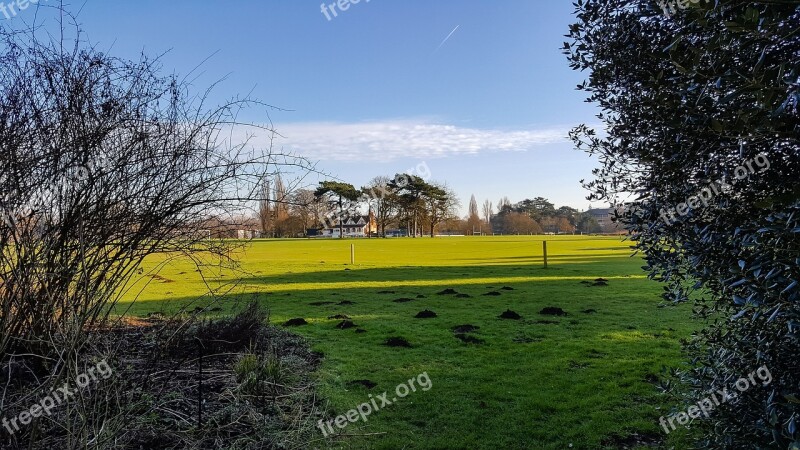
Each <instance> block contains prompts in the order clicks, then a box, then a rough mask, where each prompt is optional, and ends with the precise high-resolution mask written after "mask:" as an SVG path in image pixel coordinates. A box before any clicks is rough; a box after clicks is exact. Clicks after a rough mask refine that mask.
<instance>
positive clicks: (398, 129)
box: [251, 120, 568, 161]
mask: <svg viewBox="0 0 800 450" xmlns="http://www.w3.org/2000/svg"><path fill="white" fill-rule="evenodd" d="M276 129H277V131H278V133H280V134H281V135H282V136H283V137H282V138H278V139H277V140H276V141H275V146H276V147H277V148H281V147H282V148H283V149H284V150H288V151H291V152H293V153H295V154H298V155H302V156H304V157H307V158H310V159H316V160H322V161H326V160H328V161H331V160H333V161H392V160H396V159H399V158H417V159H419V158H444V157H448V156H457V155H463V154H477V153H483V152H502V151H527V150H533V149H534V148H536V147H540V146H543V145H547V144H554V143H562V142H567V138H566V136H567V132H568V128H566V127H565V128H550V129H534V130H515V131H507V130H486V129H477V128H464V127H458V126H454V125H446V124H441V123H433V122H427V121H422V120H417V121H414V120H396V121H376V122H364V123H335V122H308V123H289V124H278V125H277V126H276ZM262 140H263V139H262V138H261V137H259V136H257V137H256V138H255V140H254V141H251V143H252V144H254V145H263V144H265V143H266V142H262Z"/></svg>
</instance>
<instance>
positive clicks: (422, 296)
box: [417, 294, 427, 298]
mask: <svg viewBox="0 0 800 450" xmlns="http://www.w3.org/2000/svg"><path fill="white" fill-rule="evenodd" d="M417 298H427V297H425V296H424V295H422V294H419V295H417Z"/></svg>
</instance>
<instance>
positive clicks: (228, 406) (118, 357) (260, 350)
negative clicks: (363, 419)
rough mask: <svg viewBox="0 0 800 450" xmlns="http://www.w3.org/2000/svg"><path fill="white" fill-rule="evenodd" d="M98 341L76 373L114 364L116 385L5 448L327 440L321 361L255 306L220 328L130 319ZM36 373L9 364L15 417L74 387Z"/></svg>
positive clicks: (0, 379) (105, 383)
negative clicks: (320, 427) (319, 425)
mask: <svg viewBox="0 0 800 450" xmlns="http://www.w3.org/2000/svg"><path fill="white" fill-rule="evenodd" d="M90 337H91V345H90V346H87V347H86V349H85V350H84V351H83V353H81V354H80V355H79V356H78V361H77V366H78V371H77V372H76V373H83V372H85V369H86V368H88V367H92V366H95V365H96V364H97V362H98V361H100V360H101V359H105V361H106V362H107V364H108V367H110V369H111V373H110V375H109V376H108V377H107V378H103V377H98V379H97V380H94V381H92V382H90V384H89V385H88V386H86V387H85V388H82V389H80V390H79V391H77V393H76V396H75V397H74V398H73V399H67V401H65V402H64V403H63V404H60V405H58V406H57V407H56V408H53V409H52V411H51V414H50V415H42V416H41V417H40V418H38V420H35V421H33V422H32V423H30V424H29V425H28V426H26V427H22V428H21V429H20V431H18V432H16V433H14V434H13V435H9V434H7V433H4V434H3V435H2V436H0V448H3V449H16V448H28V449H53V448H59V449H60V448H79V447H81V445H78V446H76V445H75V443H76V442H78V443H80V442H84V443H85V440H86V439H89V438H91V439H92V440H93V447H96V448H112V447H113V448H129V449H155V448H175V449H177V448H195V449H216V448H259V449H277V448H302V447H303V446H304V445H305V443H308V442H311V441H313V440H314V439H315V438H317V437H318V436H316V434H315V433H314V430H315V428H314V426H315V421H316V420H319V419H320V418H322V417H323V416H324V411H322V405H321V404H320V402H319V400H318V395H317V394H316V392H315V390H316V386H315V384H314V381H313V380H314V378H313V376H312V374H313V372H314V371H315V370H316V369H317V368H318V367H319V364H320V361H321V355H320V354H318V353H315V352H312V351H311V350H310V348H309V346H308V344H307V342H306V341H305V340H304V339H303V338H301V337H299V336H297V335H294V334H292V333H290V332H289V331H287V330H284V329H281V328H280V327H275V326H271V325H268V324H267V317H266V313H264V312H263V311H261V310H260V309H259V308H258V307H257V306H256V305H255V304H253V305H251V306H250V307H248V308H247V309H245V310H244V311H243V312H241V313H240V314H238V315H237V316H235V317H233V318H228V319H224V320H217V321H211V320H204V321H200V322H195V323H187V322H185V321H178V320H165V319H160V318H150V319H126V320H124V321H119V322H118V324H117V325H116V326H114V327H111V328H107V329H102V330H95V331H92V332H91V333H90ZM27 363H28V361H26V360H25V359H21V358H19V357H17V358H14V361H10V360H8V358H6V360H5V361H2V366H3V367H8V368H9V370H6V371H0V383H1V384H2V386H5V392H4V400H3V402H4V403H3V411H4V413H7V415H9V416H12V415H16V414H18V413H19V412H22V411H24V410H26V409H28V408H29V407H30V406H31V405H33V404H34V403H35V402H37V401H38V400H39V399H41V398H42V397H44V396H46V395H47V393H49V392H52V391H53V389H51V388H52V387H53V386H60V385H62V384H63V383H64V382H65V381H67V382H69V380H63V379H62V380H49V379H48V378H47V373H48V371H49V370H51V369H50V368H48V367H46V365H44V366H42V365H39V366H34V365H33V364H27ZM81 368H82V369H81ZM72 384H73V387H74V383H72ZM67 425H69V426H67ZM317 433H318V431H317ZM87 436H88V437H87ZM76 439H77V441H76ZM70 441H71V442H70ZM87 445H88V444H87Z"/></svg>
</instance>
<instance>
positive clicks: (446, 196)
mask: <svg viewBox="0 0 800 450" xmlns="http://www.w3.org/2000/svg"><path fill="white" fill-rule="evenodd" d="M422 200H423V202H424V204H425V215H426V217H427V225H428V226H429V227H430V236H431V237H434V236H436V226H437V225H439V224H440V223H441V222H443V221H445V220H447V219H451V218H453V217H455V216H456V208H457V207H458V204H459V202H458V197H457V196H456V194H455V193H454V192H453V191H451V190H450V189H448V188H447V186H445V185H443V184H435V183H434V184H428V183H426V186H425V188H424V190H423V195H422Z"/></svg>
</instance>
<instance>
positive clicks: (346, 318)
mask: <svg viewBox="0 0 800 450" xmlns="http://www.w3.org/2000/svg"><path fill="white" fill-rule="evenodd" d="M328 319H338V320H349V319H350V316H348V315H347V314H336V315H333V316H328Z"/></svg>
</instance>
